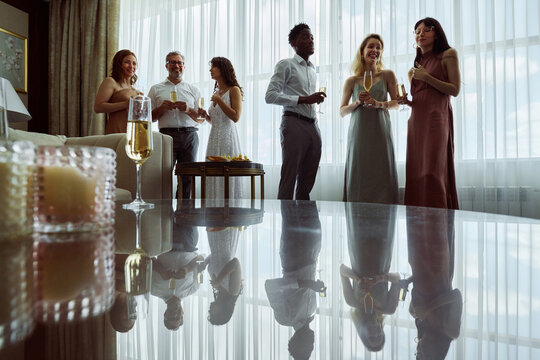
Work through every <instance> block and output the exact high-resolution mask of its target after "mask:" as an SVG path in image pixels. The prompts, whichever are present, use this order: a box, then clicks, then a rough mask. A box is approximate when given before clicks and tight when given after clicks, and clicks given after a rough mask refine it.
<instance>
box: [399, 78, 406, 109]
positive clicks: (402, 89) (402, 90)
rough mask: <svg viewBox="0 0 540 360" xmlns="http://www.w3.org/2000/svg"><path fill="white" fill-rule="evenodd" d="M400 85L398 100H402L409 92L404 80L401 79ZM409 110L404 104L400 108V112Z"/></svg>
mask: <svg viewBox="0 0 540 360" xmlns="http://www.w3.org/2000/svg"><path fill="white" fill-rule="evenodd" d="M399 80H400V83H399V84H398V85H397V95H398V98H402V97H404V96H406V95H407V90H405V84H404V82H403V79H399ZM405 110H407V108H406V107H405V105H404V104H401V105H400V107H399V111H405Z"/></svg>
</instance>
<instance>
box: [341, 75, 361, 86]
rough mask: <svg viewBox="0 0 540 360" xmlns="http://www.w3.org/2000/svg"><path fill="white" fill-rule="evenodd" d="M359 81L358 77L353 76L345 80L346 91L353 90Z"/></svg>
mask: <svg viewBox="0 0 540 360" xmlns="http://www.w3.org/2000/svg"><path fill="white" fill-rule="evenodd" d="M357 81H358V76H356V75H353V76H350V77H348V78H347V80H345V84H344V85H343V87H344V88H345V89H347V88H351V89H352V88H353V87H354V84H355V83H356V82H357Z"/></svg>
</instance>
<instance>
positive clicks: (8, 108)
mask: <svg viewBox="0 0 540 360" xmlns="http://www.w3.org/2000/svg"><path fill="white" fill-rule="evenodd" d="M31 118H32V117H31V116H30V114H29V113H28V110H26V107H25V106H24V104H23V102H22V101H21V98H19V96H18V95H17V93H16V92H15V89H14V88H13V85H11V83H10V82H9V80H7V79H4V78H2V77H0V139H7V138H8V122H22V121H28V120H30V119H31Z"/></svg>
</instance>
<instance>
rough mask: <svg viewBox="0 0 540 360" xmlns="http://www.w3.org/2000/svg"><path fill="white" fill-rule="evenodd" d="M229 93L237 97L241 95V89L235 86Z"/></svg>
mask: <svg viewBox="0 0 540 360" xmlns="http://www.w3.org/2000/svg"><path fill="white" fill-rule="evenodd" d="M229 91H230V92H231V94H235V95H240V94H241V91H240V88H239V87H238V86H233V87H232V88H231V89H230V90H229Z"/></svg>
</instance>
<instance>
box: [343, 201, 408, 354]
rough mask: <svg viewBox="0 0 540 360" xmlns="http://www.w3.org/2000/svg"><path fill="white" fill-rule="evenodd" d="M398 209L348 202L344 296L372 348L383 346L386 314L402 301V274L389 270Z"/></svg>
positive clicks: (365, 339)
mask: <svg viewBox="0 0 540 360" xmlns="http://www.w3.org/2000/svg"><path fill="white" fill-rule="evenodd" d="M396 211H397V208H396V207H395V206H386V207H380V206H370V205H365V206H363V207H362V208H358V207H354V205H353V204H351V203H346V204H345V214H346V220H347V244H348V248H349V258H350V260H351V267H348V266H346V265H344V264H342V265H341V267H340V274H341V283H342V289H343V296H344V298H345V301H346V302H347V304H348V305H349V306H351V318H352V321H353V323H354V326H355V327H356V330H357V331H358V336H360V339H361V340H362V343H363V344H364V346H365V347H366V348H367V349H368V350H369V351H380V350H381V349H382V348H383V346H384V343H385V335H384V331H383V322H384V315H389V314H393V313H394V312H395V311H396V308H397V305H398V302H399V292H400V287H401V285H400V281H399V280H400V275H399V274H397V273H390V272H389V271H390V264H391V262H392V250H393V246H394V230H395V226H396ZM389 283H390V286H389Z"/></svg>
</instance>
